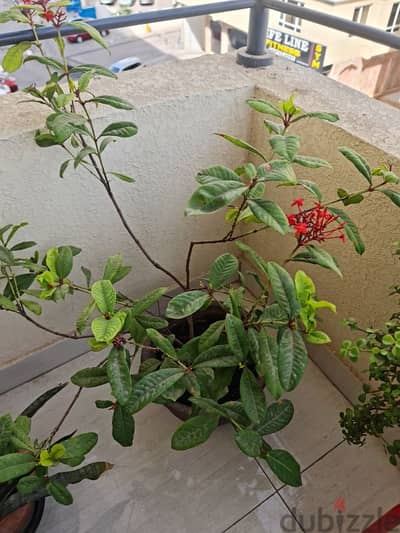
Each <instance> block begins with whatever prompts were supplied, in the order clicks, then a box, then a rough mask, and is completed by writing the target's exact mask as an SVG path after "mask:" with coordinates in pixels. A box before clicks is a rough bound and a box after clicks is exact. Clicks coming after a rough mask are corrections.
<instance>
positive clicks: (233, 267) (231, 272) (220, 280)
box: [208, 253, 239, 289]
mask: <svg viewBox="0 0 400 533" xmlns="http://www.w3.org/2000/svg"><path fill="white" fill-rule="evenodd" d="M238 269H239V261H238V260H237V259H236V257H235V256H234V255H232V254H230V253H226V254H222V255H220V256H219V257H217V258H216V259H215V261H213V263H212V265H211V268H210V271H209V274H208V281H209V284H210V286H211V287H212V288H213V289H220V288H221V287H223V286H224V285H226V284H227V283H228V282H229V281H231V280H232V278H233V276H235V275H236V274H237V271H238Z"/></svg>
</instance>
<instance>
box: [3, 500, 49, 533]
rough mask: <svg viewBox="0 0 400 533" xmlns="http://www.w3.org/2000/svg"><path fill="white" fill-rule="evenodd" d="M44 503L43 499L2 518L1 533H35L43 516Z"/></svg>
mask: <svg viewBox="0 0 400 533" xmlns="http://www.w3.org/2000/svg"><path fill="white" fill-rule="evenodd" d="M44 501H45V499H44V498H41V499H40V500H38V501H36V502H34V503H27V504H26V505H24V506H23V507H20V508H19V509H17V510H16V511H14V512H12V513H10V514H8V515H6V516H4V517H3V518H0V533H34V532H35V531H36V530H37V528H38V527H39V524H40V521H41V519H42V516H43V511H44Z"/></svg>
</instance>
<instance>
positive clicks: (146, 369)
mask: <svg viewBox="0 0 400 533" xmlns="http://www.w3.org/2000/svg"><path fill="white" fill-rule="evenodd" d="M160 364H161V361H160V360H159V359H154V358H153V357H150V358H149V359H145V360H144V361H142V362H141V363H140V367H139V374H140V375H143V376H144V375H146V374H150V373H151V372H154V371H155V370H157V368H158V367H159V366H160Z"/></svg>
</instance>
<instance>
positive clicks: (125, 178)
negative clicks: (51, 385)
mask: <svg viewBox="0 0 400 533" xmlns="http://www.w3.org/2000/svg"><path fill="white" fill-rule="evenodd" d="M109 174H112V175H113V176H115V177H116V178H118V179H119V180H121V181H125V182H126V183H135V181H136V180H134V179H133V178H131V177H130V176H126V175H125V174H120V173H119V172H109Z"/></svg>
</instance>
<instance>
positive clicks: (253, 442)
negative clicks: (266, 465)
mask: <svg viewBox="0 0 400 533" xmlns="http://www.w3.org/2000/svg"><path fill="white" fill-rule="evenodd" d="M235 442H236V444H237V445H238V447H239V448H240V450H241V451H242V452H243V453H245V454H246V455H248V456H249V457H259V456H260V454H261V448H262V445H263V440H262V437H261V436H260V435H259V434H258V433H257V431H254V429H242V430H240V431H238V432H237V433H235Z"/></svg>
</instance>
